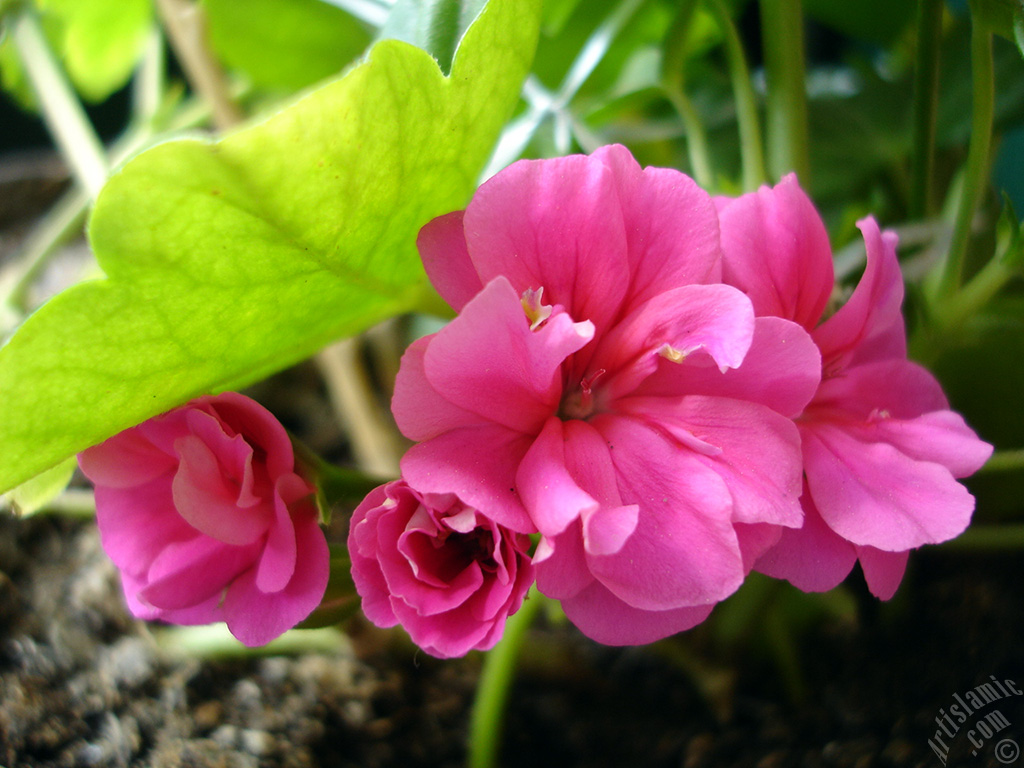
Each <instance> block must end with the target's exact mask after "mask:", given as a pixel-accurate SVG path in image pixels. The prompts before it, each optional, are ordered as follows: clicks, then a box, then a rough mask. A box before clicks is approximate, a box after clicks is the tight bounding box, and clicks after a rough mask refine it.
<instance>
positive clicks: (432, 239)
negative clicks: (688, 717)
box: [80, 146, 991, 657]
mask: <svg viewBox="0 0 1024 768" xmlns="http://www.w3.org/2000/svg"><path fill="white" fill-rule="evenodd" d="M859 226H860V229H861V232H862V234H863V237H864V243H865V248H866V254H867V266H866V269H865V272H864V275H863V277H862V279H861V281H860V283H859V284H858V285H857V287H856V289H855V290H854V291H853V293H852V295H851V296H850V297H849V299H848V300H847V301H846V302H845V303H844V304H843V305H842V306H841V307H840V308H839V309H838V310H835V311H834V312H832V313H831V315H830V316H829V305H830V302H831V301H832V296H833V293H834V290H835V286H834V274H833V269H832V255H831V251H830V247H829V242H828V237H827V235H826V232H825V228H824V225H823V224H822V221H821V219H820V217H819V216H818V213H817V212H816V211H815V209H814V207H813V205H812V204H811V202H810V200H809V199H808V198H807V196H806V195H805V194H804V192H803V191H802V190H801V189H800V187H799V186H798V184H797V181H796V179H795V177H792V176H790V177H787V178H785V179H783V180H782V182H781V183H779V184H778V185H777V186H775V187H774V188H768V187H764V188H762V189H760V190H758V191H757V192H754V193H751V194H747V195H743V196H741V197H739V198H735V199H728V198H719V199H712V198H711V197H710V196H709V195H708V194H707V193H706V192H704V191H703V190H701V189H700V188H699V187H697V185H696V184H695V183H694V182H693V181H692V180H691V179H689V178H688V177H686V176H685V175H683V174H681V173H679V172H676V171H672V170H667V169H659V168H646V169H642V168H641V167H640V166H639V165H638V164H637V163H636V161H635V160H634V159H633V158H632V156H631V155H630V154H629V153H628V151H626V150H625V149H624V148H622V147H618V146H612V147H606V148H604V149H601V150H599V151H597V152H595V153H594V154H593V155H591V156H589V157H583V156H574V157H565V158H560V159H555V160H541V161H521V162H518V163H515V164H514V165H512V166H510V167H509V168H508V169H506V170H505V171H503V172H502V173H500V174H498V175H497V176H495V177H494V178H493V179H491V180H490V181H488V182H487V183H486V184H484V185H483V186H482V187H481V188H480V189H479V190H478V191H477V193H476V195H475V197H474V198H473V200H472V201H471V202H470V204H469V206H468V207H467V208H466V210H465V211H457V212H455V213H451V214H448V215H446V216H442V217H440V218H438V219H435V220H434V221H432V222H430V223H429V224H427V225H426V226H425V227H424V228H423V230H422V231H421V233H420V236H419V241H418V246H419V249H420V253H421V255H422V257H423V262H424V265H425V267H426V271H427V274H428V276H429V277H430V280H431V282H432V283H433V284H434V286H435V288H436V289H437V290H438V292H439V293H440V294H441V296H442V297H443V298H444V299H445V300H446V301H447V302H448V303H449V304H450V305H451V306H452V308H453V309H455V310H456V312H457V316H456V317H455V319H454V320H452V321H451V323H449V324H448V325H447V326H445V327H444V328H443V329H442V330H440V331H439V332H437V333H435V334H433V335H431V336H428V337H426V338H422V339H419V340H418V341H416V342H414V343H413V344H412V345H411V346H410V347H409V349H408V350H407V352H406V353H405V355H404V357H403V358H402V363H401V368H400V370H399V373H398V378H397V381H396V384H395V393H394V399H393V402H392V410H393V412H394V416H395V419H396V422H397V424H398V426H399V428H400V429H401V430H402V432H403V433H404V434H405V435H406V436H407V437H409V438H410V439H411V440H413V441H415V443H416V444H415V445H414V446H413V447H412V448H411V449H410V450H409V451H408V453H407V454H406V455H405V457H404V458H403V460H402V478H401V479H400V480H397V481H395V482H391V483H388V484H386V485H384V486H381V487H379V488H377V489H376V490H374V491H372V492H371V493H370V495H369V496H367V497H366V499H365V500H364V501H363V502H362V504H360V505H359V507H358V508H357V509H356V510H355V512H354V514H353V517H352V520H351V524H350V526H349V536H348V546H349V554H350V558H351V564H352V578H353V581H354V583H355V587H356V589H357V591H358V592H359V594H360V595H361V597H362V599H363V610H364V613H365V614H366V615H367V617H368V618H369V619H370V620H371V621H373V622H374V623H376V624H378V625H380V626H384V627H389V626H394V625H396V624H401V625H402V626H403V627H404V628H405V629H406V630H407V631H408V632H409V634H410V636H411V637H412V639H413V640H414V641H415V642H416V643H417V644H418V645H420V646H421V647H422V648H423V649H424V650H426V651H427V652H428V653H431V654H433V655H435V656H440V657H449V656H459V655H462V654H465V653H466V652H468V651H469V650H473V649H487V648H490V647H492V646H493V645H494V644H495V643H496V642H497V641H498V639H499V638H500V637H501V634H502V632H503V630H504V626H505V622H506V620H507V618H508V617H509V616H510V615H511V614H513V613H514V612H515V611H516V610H518V609H519V607H520V606H521V605H522V602H523V600H524V599H525V597H526V594H527V591H528V590H529V589H530V587H531V585H532V584H534V583H536V585H537V587H538V589H539V590H540V591H541V592H542V593H544V594H546V595H548V596H549V597H552V598H554V599H557V600H559V601H561V604H562V606H563V608H564V610H565V613H566V615H567V616H568V617H569V618H570V619H571V620H572V621H573V622H574V623H575V624H576V626H578V627H579V628H580V629H581V630H582V631H583V632H584V633H585V634H587V635H588V636H590V637H592V638H594V639H595V640H598V641H600V642H603V643H607V644H612V645H625V644H638V643H647V642H651V641H654V640H657V639H659V638H662V637H665V636H667V635H670V634H673V633H675V632H678V631H680V630H684V629H687V628H689V627H692V626H694V625H695V624H698V623H700V622H701V621H703V620H704V619H705V618H706V617H707V616H708V614H709V613H710V612H711V610H712V608H713V607H714V606H715V604H717V603H718V602H719V601H721V600H723V599H724V598H726V597H727V596H728V595H730V594H731V593H732V592H734V591H735V590H736V589H737V587H739V585H740V584H741V583H742V582H743V580H744V579H745V578H746V576H747V574H749V573H750V572H751V571H752V570H757V571H760V572H762V573H765V574H768V575H770V576H774V577H778V578H784V579H787V580H789V581H790V582H792V583H793V584H795V585H796V586H797V587H799V588H801V589H804V590H808V591H816V590H826V589H830V588H832V587H834V586H835V585H837V584H838V583H839V582H840V581H842V580H843V579H844V578H845V577H846V575H847V574H848V573H849V572H850V570H851V569H852V567H853V564H854V563H855V562H856V561H858V560H859V561H860V564H861V568H862V570H863V572H864V575H865V577H866V579H867V583H868V585H869V587H870V588H871V590H872V591H873V592H874V593H875V594H876V595H878V596H879V597H881V598H884V599H887V598H889V597H890V596H892V594H893V592H894V591H895V590H896V588H897V586H898V585H899V582H900V580H901V579H902V576H903V571H904V568H905V565H906V561H907V554H908V552H909V551H910V550H912V549H914V548H916V547H919V546H921V545H923V544H930V543H936V542H941V541H946V540H948V539H950V538H953V537H955V536H957V535H958V534H959V533H960V532H962V531H963V530H964V528H965V527H966V526H967V524H968V523H969V521H970V517H971V513H972V512H973V508H974V499H973V498H972V497H971V496H970V494H969V493H968V492H967V491H966V489H965V488H964V487H963V486H962V485H961V484H960V483H959V482H958V480H957V479H958V478H963V477H965V476H967V475H969V474H971V473H972V472H974V471H975V470H977V469H978V468H979V467H980V466H981V465H982V464H984V463H985V461H986V460H987V459H988V457H989V455H990V453H991V446H989V445H987V444H986V443H984V442H982V441H981V440H979V439H978V437H977V436H976V435H975V434H974V432H973V431H971V429H970V428H969V427H968V426H967V425H966V424H965V423H964V420H963V419H962V418H961V417H960V416H959V415H957V414H956V413H954V412H952V411H951V410H949V405H948V403H947V401H946V399H945V397H944V395H943V393H942V390H941V388H940V387H939V384H938V383H937V382H936V380H935V379H934V378H933V377H932V376H931V374H929V373H928V372H927V371H925V370H924V369H923V368H921V367H920V366H918V365H917V364H915V363H912V362H910V361H909V360H907V353H906V335H905V330H904V326H903V318H902V315H901V305H902V300H903V283H902V278H901V274H900V269H899V264H898V262H897V260H896V242H895V237H894V236H893V235H892V234H889V233H885V232H882V231H880V230H879V227H878V225H877V224H876V223H875V221H874V220H873V219H871V218H866V219H864V220H862V221H861V222H860V224H859ZM80 462H81V466H82V469H83V470H84V472H85V473H86V475H88V477H89V478H90V479H91V480H92V481H93V482H94V484H95V485H96V504H97V516H98V523H99V529H100V535H101V537H102V541H103V545H104V547H105V548H106V550H107V552H108V553H109V554H110V555H111V557H112V559H113V560H114V562H115V563H116V564H117V566H118V567H119V568H120V569H121V572H122V576H123V582H124V590H125V595H126V597H127V601H128V605H129V607H130V608H131V610H132V611H133V613H135V614H136V615H137V616H140V617H143V618H150V619H152V618H158V619H162V620H165V621H170V622H174V623H179V624H193V623H206V622H211V621H218V620H224V621H226V622H227V625H228V627H229V629H230V630H231V631H232V632H233V633H234V634H235V635H236V636H237V637H238V638H239V639H240V640H242V641H243V642H244V643H246V644H249V645H259V644H262V643H265V642H267V641H269V640H270V639H273V638H274V637H276V636H277V635H279V634H280V633H282V632H283V631H285V630H286V629H288V628H290V627H292V626H294V625H295V624H297V623H298V622H300V621H302V620H303V619H304V618H305V617H306V616H308V615H309V614H310V612H311V611H313V610H314V609H315V608H316V606H317V605H318V603H319V602H320V600H321V598H322V596H323V595H324V591H325V588H326V585H327V581H328V576H329V574H328V570H329V565H328V560H329V558H328V550H327V545H326V542H325V540H324V535H323V533H322V532H321V531H320V528H319V525H318V515H317V510H316V507H315V505H314V504H313V502H312V499H311V496H312V494H313V491H314V488H313V487H312V485H311V484H310V483H309V481H308V480H306V479H303V477H301V476H300V475H299V474H297V472H296V469H295V460H294V456H293V452H292V445H291V442H290V440H289V438H288V435H287V434H286V433H285V431H284V429H283V428H282V427H281V425H280V424H279V423H278V422H277V421H275V420H274V418H273V417H272V416H271V415H270V414H269V413H267V412H266V411H265V410H264V409H263V408H262V407H260V406H259V405H257V404H256V403H254V402H253V401H251V400H249V399H247V398H245V397H242V396H241V395H237V394H232V393H228V394H224V395H220V396H217V397H206V398H201V399H199V400H196V401H193V402H192V403H190V404H188V405H186V406H184V407H182V408H179V409H176V410H174V411H171V412H170V413H168V414H165V415H164V416H161V417H158V418H156V419H152V420H150V421H148V422H146V423H145V424H142V425H139V426H138V427H134V428H132V429H129V430H127V431H125V432H123V433H121V434H119V435H116V436H115V437H113V438H111V439H110V440H108V441H106V442H105V443H103V444H101V445H99V446H96V447H94V448H90V449H89V450H87V451H85V452H84V453H83V454H82V455H81V457H80ZM531 549H532V554H531Z"/></svg>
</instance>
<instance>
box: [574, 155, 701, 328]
mask: <svg viewBox="0 0 1024 768" xmlns="http://www.w3.org/2000/svg"><path fill="white" fill-rule="evenodd" d="M591 159H592V160H599V161H600V162H601V163H603V164H604V165H606V166H607V167H608V168H609V169H610V170H611V172H612V180H613V183H614V185H615V187H616V189H617V193H618V198H619V203H620V205H621V207H622V217H623V221H624V223H625V227H626V249H627V252H628V254H629V264H630V270H629V271H630V275H631V277H632V282H631V284H630V290H629V295H628V298H627V305H626V311H627V312H628V311H631V310H632V309H635V308H636V307H639V306H640V305H641V304H643V303H644V302H645V301H647V300H648V299H651V298H653V297H654V296H656V295H657V294H659V293H663V292H665V291H667V290H671V289H672V288H679V287H681V286H684V285H691V284H693V283H710V282H718V280H719V278H720V276H721V251H720V249H719V240H718V216H717V215H716V211H715V208H714V206H713V205H712V203H711V199H710V198H709V197H708V194H707V192H705V191H704V190H703V189H701V188H700V187H698V186H697V184H696V183H695V182H694V181H693V180H692V179H691V178H689V177H688V176H685V175H684V174H682V173H679V171H676V170H672V169H669V168H644V169H641V168H640V166H639V164H637V162H636V160H634V159H633V156H632V155H631V154H630V153H629V150H628V149H626V148H625V147H623V146H621V145H612V146H607V147H601V148H600V149H598V150H597V151H596V152H594V154H593V155H591Z"/></svg>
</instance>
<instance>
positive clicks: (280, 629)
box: [224, 514, 330, 647]
mask: <svg viewBox="0 0 1024 768" xmlns="http://www.w3.org/2000/svg"><path fill="white" fill-rule="evenodd" d="M295 542H296V547H297V548H298V551H299V553H300V556H299V557H298V559H297V560H296V564H295V572H294V574H292V578H291V580H290V581H289V582H288V585H287V586H286V587H285V588H284V589H282V590H280V591H277V592H273V593H270V594H268V593H265V592H263V591H261V590H260V588H259V587H258V586H257V585H256V577H255V573H254V570H253V569H250V570H248V571H246V572H245V573H243V574H242V575H241V576H240V577H239V578H237V579H235V581H234V582H233V583H232V584H231V585H230V586H229V587H228V591H227V595H225V597H224V620H225V621H226V622H227V625H228V629H229V630H230V631H231V634H233V635H234V636H235V637H236V638H238V639H239V640H240V641H241V642H242V643H244V644H245V645H247V646H250V647H255V646H258V645H265V644H267V643H269V642H270V641H271V640H273V639H274V638H276V637H278V636H279V635H281V634H283V633H284V632H285V631H287V630H289V629H291V628H292V627H294V626H295V625H296V624H298V623H299V622H301V621H302V620H303V619H305V618H306V617H307V616H309V614H311V613H312V612H313V609H315V608H316V607H317V606H318V605H319V604H320V601H321V600H322V599H323V596H324V591H325V590H326V589H327V580H328V578H329V576H330V553H329V552H328V549H327V541H326V539H325V538H324V534H323V531H321V530H320V526H319V525H317V522H316V516H315V515H314V514H296V515H295Z"/></svg>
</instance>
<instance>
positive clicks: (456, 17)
mask: <svg viewBox="0 0 1024 768" xmlns="http://www.w3.org/2000/svg"><path fill="white" fill-rule="evenodd" d="M483 6H484V0H395V4H394V5H393V6H392V8H391V13H390V14H389V15H388V20H387V22H386V23H385V24H384V28H383V29H382V30H381V32H380V37H381V38H392V39H395V40H404V41H405V42H407V43H412V44H413V45H415V46H417V47H418V48H422V49H423V50H425V51H426V52H427V53H429V54H430V55H432V56H433V57H434V59H436V60H437V63H438V65H439V66H440V67H441V71H442V72H444V73H445V74H447V73H448V72H449V70H450V69H451V66H452V55H453V54H454V53H455V48H456V46H457V45H458V43H459V39H460V38H461V37H462V34H463V33H464V32H465V31H466V29H467V28H468V27H469V25H470V23H471V22H472V21H473V19H475V18H476V17H477V15H478V14H479V13H480V9H481V8H483Z"/></svg>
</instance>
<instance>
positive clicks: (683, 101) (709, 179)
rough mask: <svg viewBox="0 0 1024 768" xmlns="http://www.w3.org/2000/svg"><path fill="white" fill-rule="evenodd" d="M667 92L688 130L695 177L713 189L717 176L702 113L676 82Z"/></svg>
mask: <svg viewBox="0 0 1024 768" xmlns="http://www.w3.org/2000/svg"><path fill="white" fill-rule="evenodd" d="M665 93H666V95H667V96H668V100H669V101H670V102H672V106H673V107H675V109H676V112H678V113H679V117H680V118H681V119H682V121H683V126H684V129H685V131H686V152H687V155H688V156H689V158H690V170H691V171H693V178H694V180H695V181H696V182H697V183H698V184H699V185H700V186H702V187H703V188H704V189H711V188H712V187H713V185H714V182H715V177H714V172H713V171H712V170H711V156H710V154H709V153H708V137H707V133H706V132H705V131H704V124H703V123H702V122H701V121H700V115H698V114H697V110H696V109H695V108H694V106H693V102H692V101H690V99H689V98H688V97H687V96H686V94H685V93H683V89H682V88H681V87H679V86H678V85H676V84H675V83H670V84H668V85H667V86H666V87H665Z"/></svg>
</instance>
